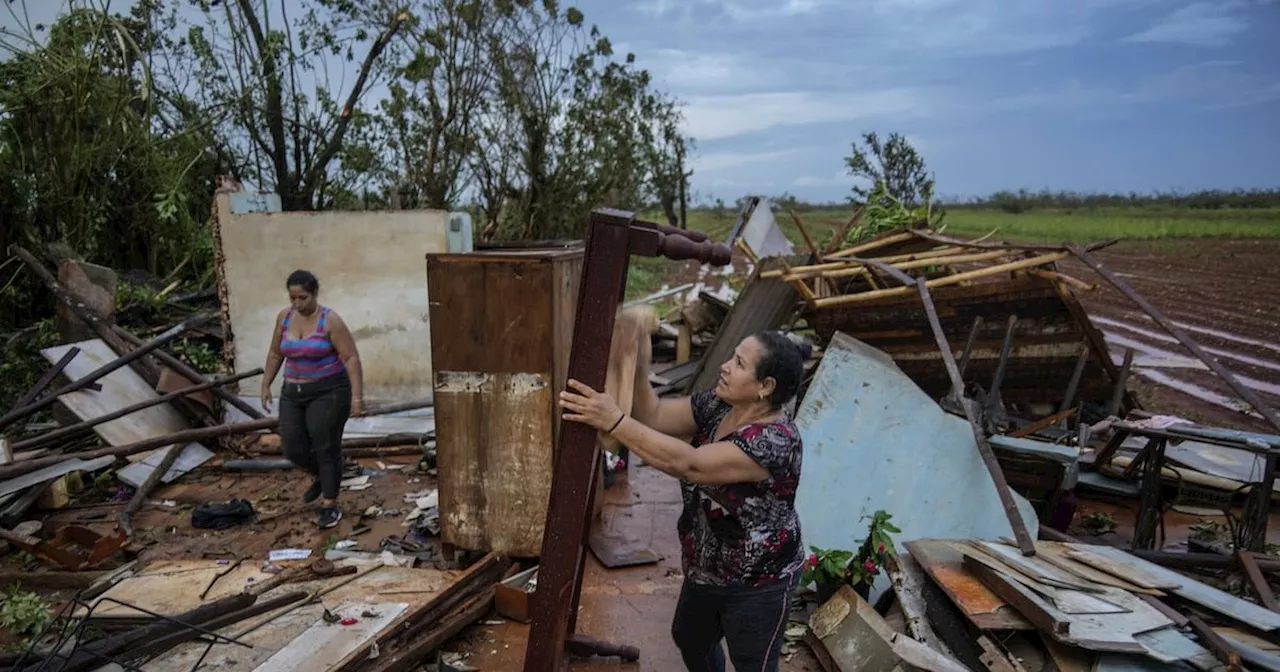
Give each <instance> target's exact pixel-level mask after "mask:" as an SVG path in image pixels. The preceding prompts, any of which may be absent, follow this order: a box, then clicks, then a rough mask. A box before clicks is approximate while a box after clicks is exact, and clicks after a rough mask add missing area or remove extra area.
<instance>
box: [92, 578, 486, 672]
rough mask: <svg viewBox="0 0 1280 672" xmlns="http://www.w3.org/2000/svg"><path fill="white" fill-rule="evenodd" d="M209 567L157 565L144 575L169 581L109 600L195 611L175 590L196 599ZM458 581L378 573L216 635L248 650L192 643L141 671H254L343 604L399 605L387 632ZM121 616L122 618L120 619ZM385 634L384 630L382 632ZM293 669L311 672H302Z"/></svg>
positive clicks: (237, 585) (310, 587)
mask: <svg viewBox="0 0 1280 672" xmlns="http://www.w3.org/2000/svg"><path fill="white" fill-rule="evenodd" d="M350 564H355V565H357V566H360V567H361V571H362V572H364V571H366V570H367V569H368V568H369V567H370V566H371V565H372V564H376V563H368V562H357V561H351V562H350ZM212 566H214V562H213V561H211V560H183V561H175V562H164V563H156V565H153V566H152V567H151V568H149V569H148V570H147V573H150V574H151V575H152V576H153V579H154V577H155V576H156V575H158V574H167V575H169V579H168V582H167V583H159V582H156V581H154V580H153V581H150V582H136V583H132V584H131V587H128V588H124V589H122V588H121V586H125V585H130V582H131V581H134V580H135V579H136V578H137V577H134V578H131V579H128V580H126V581H124V582H122V583H121V584H120V585H117V586H116V587H115V588H113V589H112V590H111V591H109V592H108V593H107V594H108V595H113V596H115V597H119V598H120V599H122V600H125V601H132V602H135V603H138V604H142V605H148V604H149V605H151V606H155V607H164V606H166V605H167V606H168V607H169V608H175V607H181V606H188V605H189V606H194V605H193V603H192V602H191V600H190V599H189V598H183V599H179V598H178V597H176V596H175V593H177V592H179V590H178V589H177V588H174V587H173V586H175V585H177V584H181V583H183V582H187V581H189V582H190V585H199V586H200V588H199V589H198V590H195V591H188V592H195V593H196V594H197V595H198V593H199V592H200V590H203V589H204V585H206V584H204V583H198V581H199V580H201V579H204V578H206V577H208V576H210V575H211V574H210V573H209V571H208V570H209V569H210V568H211V567H212ZM216 568H218V569H222V568H224V567H221V566H217V567H216ZM245 570H246V571H245V573H241V572H240V571H239V570H237V572H236V573H235V574H232V575H228V576H226V577H224V578H223V579H222V580H220V581H219V585H221V584H222V582H223V581H227V580H228V579H230V580H231V581H230V582H229V583H228V584H227V586H228V587H234V588H232V589H230V590H228V589H220V588H215V589H214V591H212V592H211V593H210V597H209V599H210V600H212V599H217V598H216V597H215V596H222V595H223V594H230V592H233V591H234V590H240V589H242V588H243V586H244V581H245V580H246V579H247V578H248V577H249V576H255V575H256V569H254V568H249V567H246V568H245ZM461 576H462V572H442V571H438V570H432V569H406V568H402V567H391V566H384V567H380V568H378V569H377V570H374V571H370V572H369V573H367V574H365V575H363V576H361V577H360V578H358V579H356V580H354V581H351V582H350V583H346V584H345V585H342V587H340V588H337V589H335V590H334V591H333V592H331V593H328V594H327V595H325V596H323V597H322V598H321V601H320V602H317V603H315V604H308V605H304V606H299V607H297V608H296V609H292V610H291V611H288V612H287V613H284V615H281V613H282V612H283V611H284V610H286V609H289V608H288V607H285V608H284V609H281V610H277V611H272V612H268V613H266V614H262V615H260V616H256V617H254V618H252V619H248V620H245V621H242V622H240V623H237V624H234V625H232V626H229V627H227V628H224V629H222V630H220V631H219V634H222V635H224V636H228V637H235V638H237V639H239V640H240V641H242V642H244V643H246V644H249V645H251V646H252V647H253V648H251V649H249V648H245V647H241V646H235V645H231V644H217V645H215V646H213V647H211V648H210V647H209V645H208V644H207V643H203V642H193V643H189V644H184V645H182V646H179V647H177V648H175V649H173V650H171V651H169V652H168V653H166V654H165V655H163V656H161V657H160V659H159V660H155V661H152V662H150V663H148V664H147V665H146V667H145V669H146V670H147V672H189V670H191V669H192V667H193V666H194V664H195V662H196V661H197V660H198V659H200V658H201V657H202V656H203V657H204V667H202V668H201V669H212V670H218V671H219V672H253V670H254V669H255V668H257V667H258V666H259V665H262V664H263V663H265V662H266V661H267V660H268V659H270V658H271V657H272V656H273V655H275V654H276V653H277V652H278V651H280V650H281V649H284V648H285V647H286V646H288V645H289V643H290V642H292V641H294V640H295V639H296V638H297V637H299V636H300V635H302V634H303V633H304V632H306V631H307V630H308V629H309V628H311V627H312V626H313V625H314V624H315V623H316V621H318V620H320V618H321V615H322V614H323V613H324V609H325V608H326V606H327V607H329V608H332V607H334V606H336V605H341V604H343V603H352V604H355V603H390V604H403V605H405V609H404V610H402V611H401V612H400V614H399V615H398V616H397V617H396V619H394V620H393V622H392V623H391V624H390V627H391V628H395V627H398V626H399V624H400V623H401V622H403V621H404V619H406V618H408V617H409V615H410V614H413V613H414V612H416V611H418V610H420V609H422V608H423V607H424V606H425V605H426V604H427V603H428V602H430V601H431V600H432V599H434V598H435V597H436V596H437V595H439V594H440V593H441V591H444V590H446V589H448V588H449V587H450V586H452V585H453V584H454V583H455V582H456V581H457V580H458V579H459V578H460V577H461ZM349 579H351V577H350V576H344V577H336V578H332V579H327V580H325V581H311V582H306V583H294V584H286V585H284V586H281V587H278V588H276V589H275V590H273V591H270V592H268V593H267V594H266V595H265V596H264V597H263V598H259V599H266V598H269V597H271V596H275V595H281V594H284V593H289V592H295V591H304V592H308V593H311V592H315V591H318V590H324V589H326V588H327V587H331V586H336V585H338V584H341V583H342V582H343V581H346V580H349ZM157 588H159V592H160V593H161V595H156V596H149V595H147V594H146V592H147V591H149V590H153V589H157ZM104 608H105V605H104ZM166 613H167V612H166ZM120 615H126V614H123V613H122V614H120ZM357 617H358V616H357ZM383 629H384V630H385V628H383ZM207 648H208V649H209V651H208V652H207V655H206V651H205V650H206V649H207ZM347 658H349V656H342V657H335V658H333V659H332V660H331V661H329V662H331V663H333V664H335V665H336V664H338V663H340V662H344V661H345V660H346V659H347ZM296 669H300V670H301V669H314V668H307V667H303V668H296Z"/></svg>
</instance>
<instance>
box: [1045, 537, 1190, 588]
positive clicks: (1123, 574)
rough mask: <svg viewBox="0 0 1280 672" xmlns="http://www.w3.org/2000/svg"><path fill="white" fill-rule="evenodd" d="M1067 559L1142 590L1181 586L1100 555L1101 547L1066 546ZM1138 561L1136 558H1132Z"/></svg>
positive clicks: (1180, 583)
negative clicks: (1115, 577) (1127, 582)
mask: <svg viewBox="0 0 1280 672" xmlns="http://www.w3.org/2000/svg"><path fill="white" fill-rule="evenodd" d="M1068 546H1069V548H1068V550H1067V557H1068V558H1071V559H1072V560H1075V561H1077V562H1082V563H1084V564H1086V565H1089V566H1090V567H1093V568H1095V569H1099V570H1101V571H1104V572H1106V573H1108V574H1110V575H1112V576H1118V577H1120V578H1122V579H1124V580H1126V581H1129V582H1130V583H1133V584H1136V585H1138V586H1140V587H1142V588H1148V589H1153V590H1174V589H1176V588H1178V587H1180V586H1181V585H1182V582H1181V581H1168V580H1162V579H1161V578H1160V577H1159V576H1158V575H1153V574H1152V573H1150V572H1144V571H1142V570H1141V569H1139V568H1138V567H1135V566H1133V565H1132V564H1130V563H1128V562H1124V561H1123V560H1117V559H1116V558H1114V557H1108V556H1106V555H1101V554H1100V553H1102V552H1104V551H1102V550H1101V549H1102V547H1090V546H1086V545H1084V544H1068ZM1134 559H1135V560H1138V558H1136V557H1135V558H1134Z"/></svg>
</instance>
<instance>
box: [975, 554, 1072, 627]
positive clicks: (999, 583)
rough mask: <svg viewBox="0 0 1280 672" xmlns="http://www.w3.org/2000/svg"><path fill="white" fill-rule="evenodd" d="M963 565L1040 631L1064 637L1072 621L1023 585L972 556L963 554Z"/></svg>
mask: <svg viewBox="0 0 1280 672" xmlns="http://www.w3.org/2000/svg"><path fill="white" fill-rule="evenodd" d="M964 568H965V569H966V570H968V571H969V572H971V573H972V574H973V575H974V576H977V577H978V580H980V581H982V583H983V584H985V585H986V586H987V587H988V588H990V589H991V591H992V592H994V593H995V594H996V595H999V596H1000V599H1002V600H1005V601H1006V602H1008V603H1009V604H1012V605H1013V606H1014V608H1016V609H1017V610H1018V611H1019V613H1021V614H1022V615H1023V616H1024V617H1025V618H1027V620H1029V621H1031V623H1032V624H1034V625H1035V626H1036V628H1037V629H1039V630H1040V631H1041V632H1044V633H1047V634H1049V635H1052V636H1053V637H1055V638H1058V639H1063V638H1064V637H1066V636H1067V635H1069V634H1070V633H1071V620H1070V619H1069V618H1068V617H1067V615H1066V614H1063V613H1062V612H1060V611H1058V610H1057V609H1056V608H1054V606H1053V605H1051V604H1049V603H1047V602H1045V601H1044V599H1043V598H1041V597H1040V596H1039V595H1036V594H1035V593H1034V592H1032V591H1031V590H1030V589H1028V588H1027V587H1026V586H1023V585H1022V584H1021V583H1019V582H1018V581H1015V580H1013V579H1012V578H1010V577H1008V576H1006V575H1004V574H1003V573H1001V572H998V571H996V570H994V569H991V568H990V567H988V566H986V565H984V564H983V563H981V562H979V561H977V560H975V559H974V558H973V557H972V556H968V555H966V556H965V557H964Z"/></svg>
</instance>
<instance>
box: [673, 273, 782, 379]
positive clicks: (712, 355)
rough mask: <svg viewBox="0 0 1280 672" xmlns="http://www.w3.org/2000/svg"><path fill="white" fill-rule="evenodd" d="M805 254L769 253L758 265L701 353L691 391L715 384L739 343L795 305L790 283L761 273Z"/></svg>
mask: <svg viewBox="0 0 1280 672" xmlns="http://www.w3.org/2000/svg"><path fill="white" fill-rule="evenodd" d="M804 259H805V257H799V256H796V257H790V258H789V259H784V258H782V257H770V258H767V259H763V260H761V262H760V265H759V266H757V267H756V271H755V273H753V274H752V276H751V279H750V280H748V281H747V285H746V287H744V288H743V290H742V294H740V295H739V296H738V300H737V301H734V302H733V307H732V308H730V309H729V314H728V315H727V316H725V319H724V323H723V324H721V325H720V331H719V332H718V333H717V334H716V339H715V341H713V342H712V343H711V346H710V347H708V348H707V351H706V353H705V354H703V356H702V362H701V363H700V365H699V369H698V373H697V375H695V376H694V378H693V384H692V385H691V386H690V387H689V388H688V389H689V391H691V392H692V391H697V390H706V389H710V388H711V387H714V386H715V384H716V379H717V378H719V376H720V371H719V369H720V365H721V364H723V363H725V361H726V360H728V359H729V356H730V355H731V354H733V350H734V348H737V347H738V343H739V342H740V341H741V340H742V339H744V338H746V337H747V336H750V335H752V334H754V333H756V332H758V331H761V330H764V329H776V328H777V327H778V326H779V325H781V324H782V323H783V322H784V321H786V319H787V317H788V316H789V315H791V313H792V311H793V310H794V309H795V306H796V302H797V301H798V299H799V297H798V296H797V295H796V290H795V288H794V287H792V286H791V285H790V284H787V283H786V282H783V281H782V280H779V279H768V278H761V277H759V276H760V274H761V273H763V272H765V271H768V270H770V269H773V268H778V267H780V266H782V265H784V264H787V263H788V262H790V263H793V264H794V263H800V262H801V261H803V260H804Z"/></svg>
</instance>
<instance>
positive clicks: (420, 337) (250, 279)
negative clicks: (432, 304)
mask: <svg viewBox="0 0 1280 672" xmlns="http://www.w3.org/2000/svg"><path fill="white" fill-rule="evenodd" d="M446 220H447V213H445V212H444V211H442V210H405V211H381V212H336V211H335V212H267V213H263V212H258V213H246V214H240V215H236V214H232V213H231V211H230V202H229V199H227V198H224V197H220V198H219V205H218V223H219V229H220V243H221V248H222V251H223V254H224V256H225V261H224V263H223V265H222V274H221V276H222V278H224V280H225V284H226V301H227V304H228V305H227V306H226V308H227V311H228V313H229V315H230V321H231V328H232V333H233V334H234V336H235V340H234V348H235V356H236V359H235V369H236V370H237V371H246V370H248V369H252V368H254V367H257V366H262V364H263V362H265V361H266V354H267V348H268V346H269V345H270V343H271V336H272V333H271V332H272V330H273V329H274V328H275V323H276V316H277V315H278V314H279V313H280V311H281V309H283V308H286V307H287V306H288V294H287V290H286V288H285V286H284V283H285V279H286V278H287V277H288V276H289V274H290V273H292V272H293V271H294V270H295V269H299V268H302V269H306V270H309V271H311V272H312V273H314V274H315V275H316V278H317V279H318V280H319V281H320V301H321V303H322V304H323V305H326V306H329V307H330V308H333V309H334V310H336V311H337V312H338V313H339V314H340V315H342V317H343V319H344V320H345V321H346V323H347V324H348V325H349V326H350V327H351V331H352V334H353V335H354V336H355V339H356V345H357V347H358V348H359V350H360V362H361V364H362V366H363V369H364V382H365V398H366V401H368V402H370V403H376V402H381V401H399V400H405V399H416V398H427V397H430V396H431V386H432V385H431V383H432V374H431V330H430V324H429V310H428V297H427V290H426V287H425V286H424V285H425V283H424V280H425V278H426V255H427V254H429V253H439V252H446V251H448V244H449V242H448V224H447V221H446ZM280 384H281V378H279V377H277V379H276V381H275V383H274V390H275V394H276V396H277V398H278V397H279V389H280ZM260 385H261V378H258V377H254V378H250V379H247V380H245V381H242V382H241V383H240V388H239V389H240V390H242V391H243V390H247V391H248V392H249V393H252V392H253V391H256V390H257V389H258V387H259V386H260Z"/></svg>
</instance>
